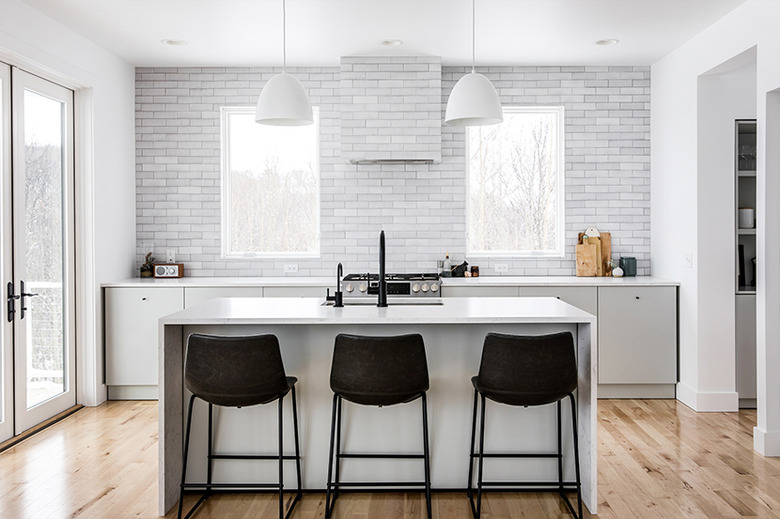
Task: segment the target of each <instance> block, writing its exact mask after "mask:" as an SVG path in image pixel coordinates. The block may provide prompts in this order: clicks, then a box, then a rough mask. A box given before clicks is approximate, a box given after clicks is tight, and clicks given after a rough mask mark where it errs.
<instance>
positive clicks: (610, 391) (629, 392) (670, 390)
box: [597, 384, 675, 399]
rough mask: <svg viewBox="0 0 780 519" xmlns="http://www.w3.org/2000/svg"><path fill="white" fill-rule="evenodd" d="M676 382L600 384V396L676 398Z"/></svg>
mask: <svg viewBox="0 0 780 519" xmlns="http://www.w3.org/2000/svg"><path fill="white" fill-rule="evenodd" d="M674 389H675V384H599V387H598V393H597V395H598V397H599V398H632V399H633V398H641V399H646V398H674Z"/></svg>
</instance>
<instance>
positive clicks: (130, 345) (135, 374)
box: [105, 287, 184, 386]
mask: <svg viewBox="0 0 780 519" xmlns="http://www.w3.org/2000/svg"><path fill="white" fill-rule="evenodd" d="M105 295H106V299H105V314H106V317H105V319H106V320H105V323H106V330H105V332H106V384H108V385H109V386H121V385H127V386H147V385H153V386H156V385H157V376H158V375H157V364H158V361H157V359H158V349H159V340H158V322H157V321H158V320H159V319H160V317H163V316H166V315H168V314H172V313H174V312H178V311H179V310H182V309H183V308H184V289H182V288H162V287H155V288H106V292H105Z"/></svg>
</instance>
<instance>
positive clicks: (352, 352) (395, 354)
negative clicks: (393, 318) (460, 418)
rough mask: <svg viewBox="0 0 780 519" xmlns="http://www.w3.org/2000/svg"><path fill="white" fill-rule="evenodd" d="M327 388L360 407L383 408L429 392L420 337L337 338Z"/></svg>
mask: <svg viewBox="0 0 780 519" xmlns="http://www.w3.org/2000/svg"><path fill="white" fill-rule="evenodd" d="M330 387H331V389H332V390H333V392H334V393H335V394H337V395H339V396H340V397H342V398H344V399H345V400H348V401H350V402H354V403H356V404H362V405H376V406H387V405H395V404H403V403H406V402H411V401H412V400H415V399H417V398H420V394H422V393H424V392H425V391H427V390H428V388H429V381H428V363H427V360H426V357H425V344H424V343H423V338H422V336H421V335H419V334H411V335H399V336H396V337H364V336H359V335H347V334H340V335H338V336H337V337H336V346H335V348H334V350H333V363H332V365H331V370H330Z"/></svg>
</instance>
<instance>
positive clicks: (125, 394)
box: [108, 386, 158, 400]
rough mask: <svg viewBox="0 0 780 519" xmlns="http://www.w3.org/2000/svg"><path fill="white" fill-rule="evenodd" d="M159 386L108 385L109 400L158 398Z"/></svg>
mask: <svg viewBox="0 0 780 519" xmlns="http://www.w3.org/2000/svg"><path fill="white" fill-rule="evenodd" d="M157 394H158V391H157V386H108V399H109V400H157Z"/></svg>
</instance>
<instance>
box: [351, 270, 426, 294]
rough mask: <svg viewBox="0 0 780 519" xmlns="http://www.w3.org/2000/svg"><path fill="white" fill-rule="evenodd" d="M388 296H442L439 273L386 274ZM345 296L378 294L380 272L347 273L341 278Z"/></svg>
mask: <svg viewBox="0 0 780 519" xmlns="http://www.w3.org/2000/svg"><path fill="white" fill-rule="evenodd" d="M385 281H386V282H387V296H388V297H391V296H405V297H437V296H441V290H440V288H441V277H440V276H439V275H438V274H385ZM341 290H342V291H343V292H344V297H361V296H376V295H377V294H379V274H347V275H346V276H344V277H343V278H342V280H341Z"/></svg>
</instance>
